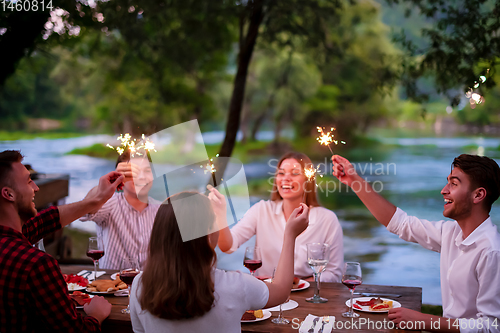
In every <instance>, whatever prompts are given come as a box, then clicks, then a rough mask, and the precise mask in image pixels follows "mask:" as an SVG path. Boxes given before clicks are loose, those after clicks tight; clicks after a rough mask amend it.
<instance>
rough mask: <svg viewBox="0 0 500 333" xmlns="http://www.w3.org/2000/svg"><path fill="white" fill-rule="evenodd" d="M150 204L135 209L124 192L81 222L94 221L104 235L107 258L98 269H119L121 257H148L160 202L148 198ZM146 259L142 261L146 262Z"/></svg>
mask: <svg viewBox="0 0 500 333" xmlns="http://www.w3.org/2000/svg"><path fill="white" fill-rule="evenodd" d="M148 199H149V204H148V205H147V207H146V208H144V209H143V210H142V211H140V212H139V211H137V210H136V209H135V208H134V207H132V206H131V205H130V204H129V203H128V202H127V200H126V199H125V195H124V194H123V193H122V192H115V193H114V194H113V196H112V197H111V198H110V199H109V200H108V201H107V202H106V203H105V204H104V205H103V206H102V207H101V209H99V210H98V211H97V213H95V214H87V215H84V216H83V217H81V218H80V220H81V221H94V222H95V223H96V224H97V234H98V235H99V234H102V237H103V242H104V257H102V258H101V259H100V260H99V268H106V269H120V264H121V260H122V258H127V257H137V256H138V255H140V254H144V255H145V254H146V253H147V249H148V245H149V238H150V237H151V230H152V229H153V222H154V220H155V217H156V212H157V211H158V208H160V205H161V202H159V201H157V200H154V199H153V198H148ZM144 259H145V258H139V260H140V261H143V260H144Z"/></svg>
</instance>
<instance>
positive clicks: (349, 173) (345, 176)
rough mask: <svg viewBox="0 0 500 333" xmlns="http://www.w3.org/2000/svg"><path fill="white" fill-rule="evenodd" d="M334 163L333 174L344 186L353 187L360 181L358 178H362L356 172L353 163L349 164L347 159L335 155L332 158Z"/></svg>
mask: <svg viewBox="0 0 500 333" xmlns="http://www.w3.org/2000/svg"><path fill="white" fill-rule="evenodd" d="M332 163H333V167H332V174H333V175H334V176H335V177H337V178H338V179H339V180H340V181H341V182H342V183H343V184H346V185H347V186H351V184H352V183H353V182H354V181H356V180H359V179H358V178H360V177H359V175H358V173H357V172H356V169H354V167H353V165H352V164H351V162H349V160H347V159H346V158H344V157H342V156H340V155H334V156H332Z"/></svg>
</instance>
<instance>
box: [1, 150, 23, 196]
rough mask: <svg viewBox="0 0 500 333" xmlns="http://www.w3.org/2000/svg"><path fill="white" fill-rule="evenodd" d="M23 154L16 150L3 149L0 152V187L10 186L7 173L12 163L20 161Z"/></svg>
mask: <svg viewBox="0 0 500 333" xmlns="http://www.w3.org/2000/svg"><path fill="white" fill-rule="evenodd" d="M22 160H23V155H21V153H20V152H19V151H18V150H5V151H3V152H1V153H0V188H2V187H4V186H10V182H9V174H10V172H11V171H12V163H16V162H21V161H22Z"/></svg>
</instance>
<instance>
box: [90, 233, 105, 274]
mask: <svg viewBox="0 0 500 333" xmlns="http://www.w3.org/2000/svg"><path fill="white" fill-rule="evenodd" d="M103 256H104V244H103V243H102V237H90V238H89V245H88V247H87V257H90V258H91V259H92V261H93V262H94V281H95V280H97V262H98V261H99V259H101V258H102V257H103Z"/></svg>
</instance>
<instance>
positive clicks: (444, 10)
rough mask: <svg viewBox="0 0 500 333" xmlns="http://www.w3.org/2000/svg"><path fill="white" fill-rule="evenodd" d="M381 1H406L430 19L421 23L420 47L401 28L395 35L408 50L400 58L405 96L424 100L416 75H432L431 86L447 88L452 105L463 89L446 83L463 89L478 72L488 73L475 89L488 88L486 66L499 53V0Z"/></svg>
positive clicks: (494, 62) (490, 66)
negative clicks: (426, 24)
mask: <svg viewBox="0 0 500 333" xmlns="http://www.w3.org/2000/svg"><path fill="white" fill-rule="evenodd" d="M386 1H387V2H388V3H390V4H399V3H407V4H411V5H413V6H414V8H416V9H418V10H419V11H420V13H422V15H425V16H426V17H427V18H429V19H431V20H432V22H433V23H434V24H433V25H432V26H431V27H426V28H424V29H422V36H423V38H424V39H425V40H426V42H427V43H425V46H424V47H422V46H421V45H416V44H415V43H414V42H413V41H411V40H410V39H408V38H407V36H406V34H405V33H404V32H401V33H400V34H399V35H398V36H397V38H396V40H397V41H399V42H400V43H401V45H403V46H404V48H405V49H406V50H407V51H408V52H409V55H410V56H411V58H409V59H407V60H406V61H405V62H404V68H405V75H404V77H403V80H402V82H403V84H404V86H405V88H406V91H407V94H408V96H410V97H412V98H414V99H416V100H426V99H427V98H428V94H427V93H425V92H422V91H421V90H420V89H419V87H418V85H417V79H418V78H420V77H424V76H429V75H431V76H432V77H433V78H434V83H435V86H436V88H437V91H438V92H441V93H447V94H448V96H449V97H450V99H451V100H452V104H453V105H457V104H458V103H459V102H460V97H461V96H463V95H462V94H461V93H460V94H456V91H455V93H454V92H453V91H449V89H450V88H457V87H460V88H462V90H463V91H466V90H468V89H469V87H472V86H473V85H474V82H475V81H477V80H478V78H479V76H480V75H486V76H487V77H488V78H490V79H488V80H487V81H486V82H485V83H484V84H483V85H482V87H481V89H490V88H492V87H493V86H494V85H495V84H496V81H495V80H494V79H493V78H494V73H493V72H492V71H493V70H494V68H495V66H496V65H497V64H498V54H500V36H499V34H498V31H500V20H499V17H500V1H499V0H457V1H444V0H426V1H421V0H386ZM407 14H408V15H409V14H410V12H408V13H407ZM488 69H490V71H489V72H488Z"/></svg>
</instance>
